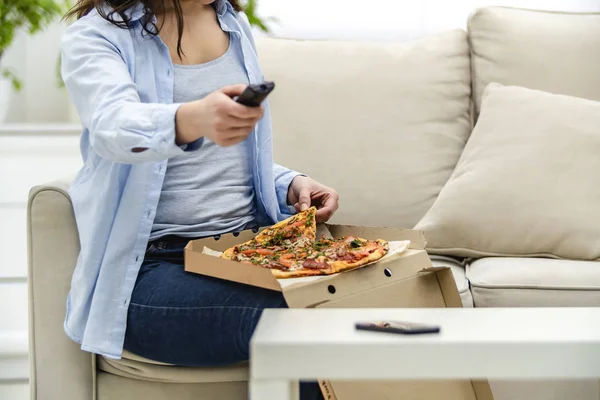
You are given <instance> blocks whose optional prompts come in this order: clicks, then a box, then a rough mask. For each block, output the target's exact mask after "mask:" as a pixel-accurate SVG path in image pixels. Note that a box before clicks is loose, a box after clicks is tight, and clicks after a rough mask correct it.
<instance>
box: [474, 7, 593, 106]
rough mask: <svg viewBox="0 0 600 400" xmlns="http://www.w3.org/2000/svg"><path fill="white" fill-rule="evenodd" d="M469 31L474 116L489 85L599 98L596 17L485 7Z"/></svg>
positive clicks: (584, 14)
mask: <svg viewBox="0 0 600 400" xmlns="http://www.w3.org/2000/svg"><path fill="white" fill-rule="evenodd" d="M468 31H469V42H470V46H471V57H472V63H473V88H474V91H473V93H474V103H475V107H476V111H477V112H479V107H480V104H481V96H482V94H483V91H484V89H485V87H486V86H487V85H488V84H489V83H490V82H498V83H501V84H504V85H516V86H524V87H527V88H530V89H538V90H543V91H546V92H550V93H556V94H566V95H571V96H576V97H583V98H587V99H590V100H600V13H563V12H550V11H532V10H523V9H517V8H508V7H486V8H482V9H479V10H476V11H475V12H473V14H472V15H471V17H470V18H469V22H468Z"/></svg>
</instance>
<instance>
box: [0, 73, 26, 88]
mask: <svg viewBox="0 0 600 400" xmlns="http://www.w3.org/2000/svg"><path fill="white" fill-rule="evenodd" d="M2 76H3V77H4V78H7V79H10V81H11V83H12V86H13V89H14V90H15V92H20V91H21V89H23V82H22V81H21V80H20V79H19V78H18V77H17V75H15V73H14V72H12V71H11V70H10V69H8V68H3V69H2Z"/></svg>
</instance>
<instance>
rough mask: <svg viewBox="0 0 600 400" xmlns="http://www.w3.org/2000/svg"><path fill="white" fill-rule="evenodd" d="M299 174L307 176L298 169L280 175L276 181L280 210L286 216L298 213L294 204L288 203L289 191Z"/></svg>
mask: <svg viewBox="0 0 600 400" xmlns="http://www.w3.org/2000/svg"><path fill="white" fill-rule="evenodd" d="M297 176H306V175H304V174H301V173H299V172H296V171H289V172H288V173H287V174H285V175H283V176H282V177H280V178H279V179H278V180H277V182H276V183H275V189H276V190H277V201H278V202H279V210H280V211H281V213H282V214H284V216H286V217H290V216H292V215H294V214H296V208H294V205H293V204H292V205H290V204H288V201H287V198H288V192H289V190H290V185H291V184H292V181H293V180H294V178H296V177H297Z"/></svg>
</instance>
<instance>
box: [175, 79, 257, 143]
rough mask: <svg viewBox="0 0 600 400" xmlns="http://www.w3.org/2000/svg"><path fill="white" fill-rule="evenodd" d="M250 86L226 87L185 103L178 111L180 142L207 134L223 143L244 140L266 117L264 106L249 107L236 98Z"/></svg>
mask: <svg viewBox="0 0 600 400" xmlns="http://www.w3.org/2000/svg"><path fill="white" fill-rule="evenodd" d="M244 89H246V85H242V84H240V85H232V86H225V87H223V88H221V89H219V90H217V91H215V92H213V93H211V94H209V95H208V96H206V97H205V98H203V99H201V100H196V101H192V102H189V103H185V104H183V105H182V106H181V107H180V108H179V110H178V111H177V115H176V117H175V122H176V129H177V134H176V143H177V144H178V145H183V144H187V143H191V142H193V141H195V140H197V139H199V138H201V137H205V138H207V139H209V140H211V141H212V142H214V143H216V144H218V145H219V146H224V147H226V146H233V145H235V144H238V143H241V142H243V141H244V140H245V139H246V138H247V137H248V135H250V133H251V132H252V130H253V129H254V127H255V126H256V123H257V122H258V121H259V120H260V119H261V118H262V116H263V112H264V109H263V107H246V106H243V105H241V104H239V103H237V102H236V101H234V100H233V97H235V96H239V95H240V94H242V92H243V91H244Z"/></svg>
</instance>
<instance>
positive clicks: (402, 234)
mask: <svg viewBox="0 0 600 400" xmlns="http://www.w3.org/2000/svg"><path fill="white" fill-rule="evenodd" d="M323 230H325V231H327V230H328V231H329V232H330V233H331V235H332V236H333V237H335V238H340V237H343V236H348V235H354V236H358V237H362V238H365V239H372V240H374V239H385V240H388V241H402V240H410V243H411V244H410V246H409V249H408V250H406V251H405V252H403V253H402V254H400V255H398V256H396V257H393V258H390V259H387V260H381V261H379V262H376V263H373V264H369V265H366V266H363V267H359V268H356V269H353V270H350V271H346V272H342V273H340V274H335V275H324V276H313V277H304V278H291V279H277V278H275V277H274V276H273V274H272V273H271V271H270V270H268V269H266V268H262V267H260V266H256V265H249V264H242V263H238V262H235V261H230V260H226V259H222V258H218V257H215V256H212V255H208V254H204V253H203V251H204V248H205V247H207V248H209V249H212V250H216V251H220V252H222V251H224V250H226V249H228V248H230V247H232V246H235V245H236V244H240V243H244V242H246V241H248V240H250V239H252V238H253V237H254V236H255V235H256V233H253V232H252V231H245V232H241V233H240V234H239V235H233V234H231V235H223V236H222V237H220V238H219V239H218V240H216V239H214V238H204V239H198V240H193V241H190V242H189V243H188V245H187V246H186V248H185V270H186V271H188V272H192V273H197V274H201V275H207V276H212V277H215V278H219V279H225V280H229V281H233V282H239V283H243V284H247V285H252V286H257V287H262V288H265V289H269V290H276V291H280V292H283V294H284V297H285V299H286V301H287V303H288V305H289V306H290V307H316V306H318V305H321V304H323V303H326V302H329V301H332V300H336V299H339V298H341V297H345V296H348V295H352V294H355V293H358V292H362V291H365V290H369V289H372V288H375V287H377V286H381V285H384V284H390V283H393V282H397V281H400V280H404V279H408V278H411V277H414V276H416V275H418V274H422V273H436V272H438V271H440V270H444V269H447V268H444V267H442V268H433V267H432V264H431V261H430V259H429V256H428V255H427V253H426V251H425V250H424V248H425V245H426V241H425V236H424V235H423V232H420V231H414V230H403V229H393V228H374V227H360V226H349V225H326V226H320V227H319V229H318V233H320V232H322V231H323ZM446 275H447V274H442V275H441V276H446ZM449 275H450V279H451V280H452V282H451V284H449V285H448V286H449V287H452V285H454V291H450V294H449V296H450V297H452V300H451V301H450V302H452V303H456V301H457V300H456V299H458V302H459V304H460V297H458V291H457V290H456V286H455V284H454V281H453V279H452V277H451V274H449ZM444 280H447V279H444ZM441 283H442V282H441ZM443 286H447V285H443ZM442 289H443V288H442ZM453 292H456V293H455V296H454V293H453Z"/></svg>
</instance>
